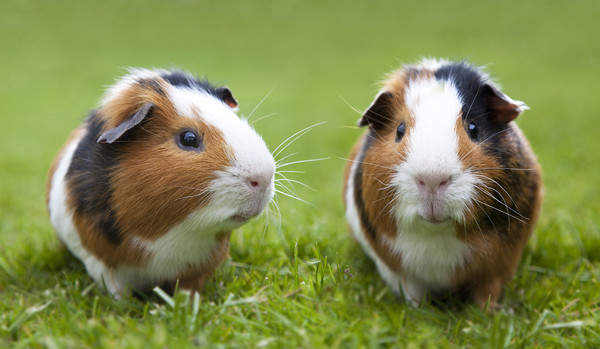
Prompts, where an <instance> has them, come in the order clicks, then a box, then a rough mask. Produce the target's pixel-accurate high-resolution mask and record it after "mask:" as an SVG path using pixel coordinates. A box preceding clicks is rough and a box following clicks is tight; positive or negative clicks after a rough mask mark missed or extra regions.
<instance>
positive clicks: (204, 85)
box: [161, 70, 220, 99]
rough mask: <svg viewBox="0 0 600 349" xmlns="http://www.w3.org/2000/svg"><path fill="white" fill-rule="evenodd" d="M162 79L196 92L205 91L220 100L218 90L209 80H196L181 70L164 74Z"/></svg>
mask: <svg viewBox="0 0 600 349" xmlns="http://www.w3.org/2000/svg"><path fill="white" fill-rule="evenodd" d="M161 77H162V78H163V79H165V80H167V81H168V82H169V83H170V84H171V85H173V86H178V87H187V88H191V89H195V90H200V91H204V92H207V93H209V94H210V95H212V96H215V97H217V98H219V99H220V96H219V93H218V88H217V87H215V86H213V85H212V84H211V83H210V82H209V81H208V80H205V79H204V80H200V79H196V78H194V77H193V76H191V75H189V74H186V73H184V72H182V71H179V70H174V71H170V72H168V73H165V74H162V75H161Z"/></svg>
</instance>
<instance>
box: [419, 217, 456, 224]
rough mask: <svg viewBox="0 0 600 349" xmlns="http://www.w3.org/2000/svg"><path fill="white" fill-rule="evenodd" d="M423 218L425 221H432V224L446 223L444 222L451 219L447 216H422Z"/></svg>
mask: <svg viewBox="0 0 600 349" xmlns="http://www.w3.org/2000/svg"><path fill="white" fill-rule="evenodd" d="M421 218H422V219H423V220H424V221H425V222H427V223H430V224H444V223H447V222H449V221H450V218H449V217H445V218H435V217H428V218H426V217H423V216H421Z"/></svg>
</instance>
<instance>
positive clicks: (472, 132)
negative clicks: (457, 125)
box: [469, 123, 479, 140]
mask: <svg viewBox="0 0 600 349" xmlns="http://www.w3.org/2000/svg"><path fill="white" fill-rule="evenodd" d="M469 137H471V139H472V140H477V139H478V138H479V128H478V127H477V125H475V124H474V123H470V124H469Z"/></svg>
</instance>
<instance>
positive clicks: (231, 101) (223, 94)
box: [215, 87, 238, 111]
mask: <svg viewBox="0 0 600 349" xmlns="http://www.w3.org/2000/svg"><path fill="white" fill-rule="evenodd" d="M215 92H216V95H217V97H219V99H220V100H222V101H223V102H225V104H227V105H228V106H229V108H231V109H233V110H234V111H235V110H237V106H238V102H237V101H236V100H235V98H234V97H233V94H232V93H231V90H230V89H228V88H227V87H219V88H218V89H216V91H215Z"/></svg>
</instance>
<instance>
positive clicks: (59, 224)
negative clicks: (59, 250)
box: [48, 138, 123, 296]
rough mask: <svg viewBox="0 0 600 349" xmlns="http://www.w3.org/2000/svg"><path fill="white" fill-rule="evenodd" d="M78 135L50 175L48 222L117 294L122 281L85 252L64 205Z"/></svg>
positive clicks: (98, 279) (96, 277)
mask: <svg viewBox="0 0 600 349" xmlns="http://www.w3.org/2000/svg"><path fill="white" fill-rule="evenodd" d="M80 140H81V138H78V139H74V140H73V141H72V142H71V144H69V145H68V146H67V147H66V148H65V150H64V152H63V154H62V158H61V159H60V161H59V163H58V166H57V168H56V171H55V172H54V175H53V176H52V184H51V189H50V197H49V201H48V211H49V212H50V223H52V226H53V227H54V230H55V231H56V233H57V234H58V236H59V238H60V239H61V241H62V242H63V243H64V244H65V245H66V246H67V248H68V249H69V251H71V253H72V254H73V255H74V256H75V257H77V258H78V259H79V260H81V262H82V263H83V265H84V266H85V268H86V270H87V272H88V274H89V275H90V277H91V278H92V279H94V281H96V282H97V283H99V284H102V283H104V284H106V287H107V289H108V291H109V292H110V293H111V294H113V295H115V296H117V295H119V294H120V293H121V292H122V288H123V286H122V285H119V284H115V283H114V281H113V280H112V278H111V273H110V270H109V269H108V268H107V267H106V265H105V264H104V263H102V261H100V260H99V259H98V258H96V257H95V256H94V255H93V254H91V253H90V252H88V251H87V250H86V249H85V248H84V247H83V245H82V244H81V239H80V238H79V233H78V232H77V229H75V225H74V224H73V212H71V211H69V210H68V209H67V189H66V182H65V175H66V174H67V171H68V170H69V166H70V165H71V160H72V159H73V154H74V153H75V150H76V149H77V146H78V145H79V141H80Z"/></svg>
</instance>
